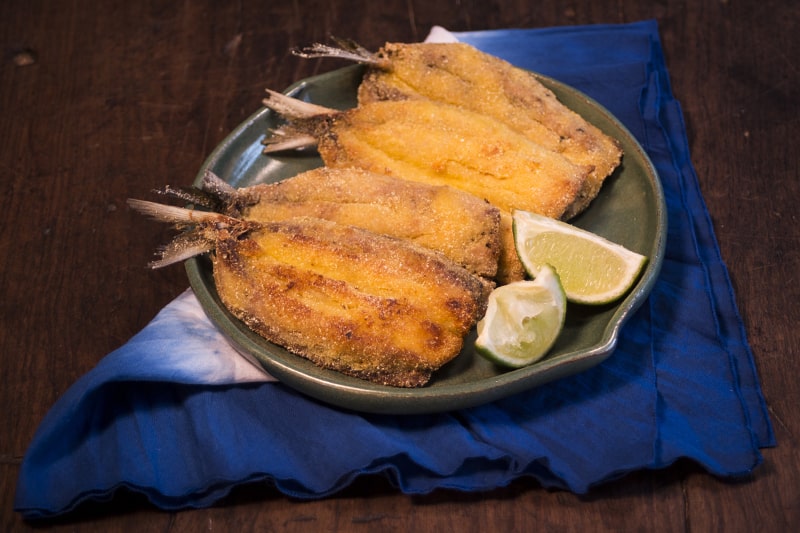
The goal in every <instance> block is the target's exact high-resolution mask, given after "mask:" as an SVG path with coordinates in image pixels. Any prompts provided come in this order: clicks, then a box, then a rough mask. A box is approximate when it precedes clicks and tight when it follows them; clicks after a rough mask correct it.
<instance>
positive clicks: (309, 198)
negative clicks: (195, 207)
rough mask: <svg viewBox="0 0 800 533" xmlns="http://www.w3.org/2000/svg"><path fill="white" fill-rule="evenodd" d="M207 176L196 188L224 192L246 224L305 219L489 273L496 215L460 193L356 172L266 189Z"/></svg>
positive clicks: (323, 172)
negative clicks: (392, 240)
mask: <svg viewBox="0 0 800 533" xmlns="http://www.w3.org/2000/svg"><path fill="white" fill-rule="evenodd" d="M220 181H221V180H219V178H217V177H215V176H213V174H207V175H206V176H205V178H204V182H203V188H204V189H207V190H212V191H216V192H219V191H220V190H221V189H223V188H226V187H227V188H229V189H230V190H229V191H226V192H225V197H226V198H227V200H226V205H227V206H229V208H228V209H230V206H236V210H235V211H233V212H230V211H228V212H230V213H231V214H232V215H234V216H240V217H241V218H244V219H246V220H254V221H259V222H268V221H269V222H272V221H281V220H286V219H289V218H294V217H297V216H301V215H305V216H312V217H317V218H323V219H326V220H333V221H334V222H339V223H341V224H348V225H351V226H357V227H359V228H363V229H367V230H370V231H372V232H373V233H380V234H383V235H389V236H393V237H398V238H401V239H408V240H410V241H413V242H415V243H417V244H419V245H421V246H424V247H426V248H430V249H432V250H437V251H439V252H441V253H443V254H444V255H446V256H447V257H449V258H450V259H452V260H453V261H455V262H456V263H458V264H460V265H462V266H463V267H464V268H466V269H467V270H469V271H470V272H472V273H474V274H477V275H479V276H483V277H485V278H488V279H491V278H494V277H495V275H496V274H497V262H498V258H499V254H500V210H499V209H498V208H496V207H494V206H492V205H491V204H489V203H488V202H486V201H485V200H481V199H479V198H477V197H475V196H472V195H470V194H467V193H465V192H463V191H461V190H458V189H455V188H452V187H447V186H436V185H428V184H425V183H418V182H413V181H408V180H402V179H397V178H394V177H391V176H386V175H383V174H377V173H373V172H368V171H365V170H362V169H358V168H329V167H321V168H317V169H313V170H309V171H306V172H303V173H301V174H298V175H296V176H294V177H291V178H288V179H285V180H282V181H279V182H276V183H269V184H259V185H254V186H251V187H245V188H241V189H234V188H232V187H230V186H229V185H227V184H225V183H224V182H222V183H219V182H220Z"/></svg>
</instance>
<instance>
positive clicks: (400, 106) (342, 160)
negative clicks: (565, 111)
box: [264, 91, 590, 283]
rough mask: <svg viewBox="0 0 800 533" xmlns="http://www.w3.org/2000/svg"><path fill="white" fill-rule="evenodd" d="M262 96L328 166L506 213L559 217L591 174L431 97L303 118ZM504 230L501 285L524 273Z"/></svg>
mask: <svg viewBox="0 0 800 533" xmlns="http://www.w3.org/2000/svg"><path fill="white" fill-rule="evenodd" d="M268 94H269V98H267V99H265V100H264V104H265V105H266V106H267V107H270V108H272V109H275V110H278V111H279V112H280V113H282V114H283V115H284V117H285V118H287V119H289V120H290V124H289V128H291V135H295V134H298V135H301V136H310V137H313V138H314V139H316V140H317V149H318V151H319V153H320V155H321V156H322V159H323V161H324V162H325V164H326V165H327V166H328V167H331V168H350V167H357V168H362V169H365V170H368V171H371V172H375V173H379V174H387V175H391V176H396V177H399V178H402V179H406V180H411V181H417V182H422V183H427V184H432V185H448V186H451V187H454V188H456V189H461V190H463V191H466V192H468V193H470V194H472V195H474V196H477V197H478V198H483V199H486V200H488V201H489V202H490V203H491V204H492V205H494V206H496V207H498V208H499V209H500V210H501V211H504V212H505V213H506V214H507V215H510V213H511V212H512V211H513V210H514V209H523V210H526V211H533V212H535V213H539V214H542V215H545V216H549V217H552V218H561V217H562V216H563V214H564V212H565V211H566V209H567V208H568V207H569V206H570V205H571V204H572V203H573V202H574V200H575V198H576V197H577V195H578V194H579V192H580V191H581V188H582V187H583V183H584V182H585V180H586V177H587V175H588V172H589V170H590V169H589V168H588V167H580V166H577V165H574V164H573V163H571V162H570V161H569V160H567V159H566V158H565V157H564V156H563V155H561V154H559V153H557V152H553V151H551V150H548V149H545V148H543V147H542V146H540V145H538V144H536V143H534V142H532V141H530V140H529V139H528V138H526V137H525V136H524V135H522V134H520V133H518V132H516V131H514V130H512V129H510V128H508V127H506V126H505V125H503V124H502V123H499V122H497V121H495V120H493V119H491V118H489V117H486V116H484V115H480V114H477V113H473V112H471V111H468V110H465V109H462V108H459V107H456V106H451V105H448V104H443V103H441V102H436V101H433V100H427V99H419V100H397V101H380V102H373V103H370V104H363V105H359V106H358V107H357V108H354V109H349V110H346V111H340V112H338V113H337V112H327V111H325V112H322V113H319V111H318V110H312V111H311V112H310V113H307V112H306V110H305V109H304V108H303V107H302V103H301V104H299V106H300V107H299V109H297V110H296V112H295V110H294V109H293V100H294V99H293V98H290V97H287V96H285V95H282V94H280V93H275V92H272V91H268ZM314 113H319V114H318V115H314ZM279 140H280V139H279ZM265 143H266V144H267V148H266V149H265V151H266V152H271V151H277V150H281V149H283V146H281V143H280V142H278V143H277V144H272V143H273V141H272V140H268V141H265ZM290 146H291V147H294V146H292V145H290ZM504 226H505V227H506V232H503V234H502V236H501V260H500V266H499V270H498V275H497V280H498V282H501V283H508V282H510V281H515V280H517V279H521V276H522V272H523V270H522V267H521V264H520V263H519V259H518V257H517V256H516V252H515V250H514V248H513V246H511V244H513V238H512V237H511V235H510V225H508V224H506V225H504Z"/></svg>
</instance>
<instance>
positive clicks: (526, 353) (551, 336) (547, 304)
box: [475, 266, 567, 368]
mask: <svg viewBox="0 0 800 533" xmlns="http://www.w3.org/2000/svg"><path fill="white" fill-rule="evenodd" d="M566 310H567V301H566V295H565V294H564V289H563V287H562V286H561V281H560V280H559V277H558V274H556V272H555V271H554V270H553V269H552V268H550V267H548V266H544V267H542V268H541V270H540V271H539V276H538V277H537V278H536V279H535V280H533V281H517V282H514V283H509V284H507V285H502V286H500V287H497V288H496V289H494V290H493V291H492V293H491V294H490V295H489V302H488V305H487V308H486V314H485V315H484V317H483V318H482V319H481V320H480V321H479V322H478V326H477V330H478V338H477V339H476V341H475V348H476V350H477V351H478V353H480V354H481V355H483V356H484V357H485V358H487V359H488V360H490V361H492V362H494V363H497V364H499V365H502V366H506V367H511V368H519V367H522V366H526V365H529V364H532V363H535V362H536V361H538V360H540V359H541V358H542V357H544V356H545V355H546V354H547V352H548V351H550V349H551V348H552V347H553V344H554V343H555V341H556V339H557V338H558V335H559V334H560V333H561V330H562V329H563V327H564V319H565V316H566Z"/></svg>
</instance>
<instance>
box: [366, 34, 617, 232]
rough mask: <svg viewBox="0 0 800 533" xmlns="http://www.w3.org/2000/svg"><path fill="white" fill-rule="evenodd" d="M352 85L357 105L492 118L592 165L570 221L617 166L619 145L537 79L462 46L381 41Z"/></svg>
mask: <svg viewBox="0 0 800 533" xmlns="http://www.w3.org/2000/svg"><path fill="white" fill-rule="evenodd" d="M370 63H371V66H370V68H369V69H368V71H367V73H366V75H365V76H364V79H363V81H362V83H361V85H360V87H359V90H358V96H359V103H360V104H361V103H369V102H374V101H379V100H398V99H408V98H428V99H433V100H436V101H439V102H444V103H448V104H451V105H456V106H460V107H463V108H465V109H469V110H472V111H475V112H477V113H481V114H484V115H486V116H489V117H492V118H493V119H495V120H498V121H500V122H502V123H503V124H506V125H507V126H509V127H511V128H513V129H514V130H516V131H518V132H521V133H523V134H525V135H526V136H528V138H529V139H531V140H532V141H533V142H535V143H537V144H540V145H542V146H543V147H545V148H547V149H549V150H554V151H556V152H559V153H561V154H563V155H564V156H565V157H566V158H567V159H569V160H570V161H572V162H573V163H575V164H577V165H586V166H590V167H592V169H591V172H589V175H588V179H587V180H586V181H585V182H584V184H583V187H582V189H581V191H580V194H579V195H578V197H577V198H576V199H575V201H574V202H573V204H572V205H571V206H570V207H569V208H568V209H567V210H566V211H565V212H564V214H563V216H562V218H564V219H568V218H571V217H573V216H575V215H577V214H578V213H580V212H581V211H583V210H584V209H585V208H586V207H587V206H588V205H589V203H590V202H591V201H592V200H593V199H594V198H595V197H596V196H597V194H598V192H599V191H600V187H601V186H602V184H603V181H604V180H605V178H606V177H608V176H609V175H610V174H611V173H612V172H613V171H614V169H615V168H616V167H617V166H618V165H619V163H620V158H621V156H622V150H621V148H620V145H619V143H618V142H617V141H616V140H615V139H613V138H611V137H609V136H608V135H606V134H604V133H603V132H601V131H600V130H599V129H598V128H597V127H595V126H594V125H592V124H590V123H589V122H587V121H586V120H585V119H584V118H583V117H581V116H580V115H578V114H577V113H575V112H574V111H572V110H570V109H569V108H567V107H566V106H565V105H563V104H562V103H561V102H559V101H558V99H557V98H556V96H555V95H554V94H553V92H552V91H550V90H549V89H547V88H546V87H545V86H544V85H543V84H542V83H541V82H540V81H539V80H537V79H536V77H535V76H534V75H533V74H532V73H530V72H528V71H526V70H523V69H520V68H517V67H515V66H513V65H511V64H510V63H508V62H506V61H504V60H502V59H499V58H497V57H495V56H492V55H489V54H486V53H484V52H481V51H479V50H478V49H476V48H474V47H472V46H470V45H467V44H464V43H415V44H403V43H387V44H386V45H385V46H384V47H383V48H381V50H380V51H379V52H378V53H377V54H375V58H374V60H373V61H371V62H370Z"/></svg>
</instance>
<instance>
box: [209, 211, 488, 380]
mask: <svg viewBox="0 0 800 533" xmlns="http://www.w3.org/2000/svg"><path fill="white" fill-rule="evenodd" d="M262 226H263V227H262V229H260V230H257V231H252V232H250V233H249V234H248V238H247V239H223V240H220V241H218V242H217V250H216V254H215V255H214V258H213V264H214V279H215V281H216V286H217V290H218V292H219V294H220V297H221V298H222V300H223V302H224V303H225V305H226V307H227V308H228V309H229V310H230V311H231V312H232V313H233V314H234V315H236V316H237V317H238V318H239V319H240V320H242V321H243V322H244V323H246V324H247V325H248V327H250V328H251V329H253V330H254V331H256V332H257V333H259V334H260V335H262V336H263V337H265V338H266V339H267V340H269V341H271V342H273V343H275V344H278V345H281V346H284V347H285V348H286V349H288V350H289V351H291V352H294V353H296V354H298V355H301V356H303V357H305V358H307V359H309V360H311V361H313V362H314V363H316V364H318V365H320V366H322V367H325V368H330V369H333V370H337V371H339V372H342V373H344V374H347V375H351V376H354V377H358V378H362V379H367V380H370V381H373V382H376V383H380V384H385V385H391V386H397V387H416V386H420V385H423V384H425V383H426V382H427V381H428V380H429V379H430V376H431V373H432V372H433V371H435V370H436V369H438V368H440V367H441V366H442V365H443V364H445V363H447V362H448V361H450V360H451V359H453V358H454V357H455V356H456V355H457V354H458V353H459V351H460V350H461V347H462V344H463V338H464V336H465V335H466V333H467V332H468V331H469V330H470V329H471V328H472V326H473V325H474V324H475V322H476V321H477V319H478V317H479V316H480V315H482V313H483V312H484V310H485V305H486V297H487V295H488V288H487V286H486V284H485V283H484V282H483V281H481V279H480V278H479V277H477V276H474V275H472V274H470V273H469V272H467V271H466V270H465V269H463V268H461V267H460V266H458V265H456V264H455V263H453V262H451V261H449V260H448V259H446V258H444V257H443V256H442V255H441V254H438V253H435V252H432V251H430V250H428V249H426V248H423V247H421V246H416V245H414V244H413V243H410V242H408V241H405V240H401V239H394V238H390V237H386V236H382V235H377V234H374V233H371V232H368V231H366V230H363V229H360V228H355V227H353V226H346V225H342V224H337V223H335V222H331V221H327V220H322V219H316V218H310V217H307V218H294V219H290V220H287V221H283V222H272V223H264V224H262Z"/></svg>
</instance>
